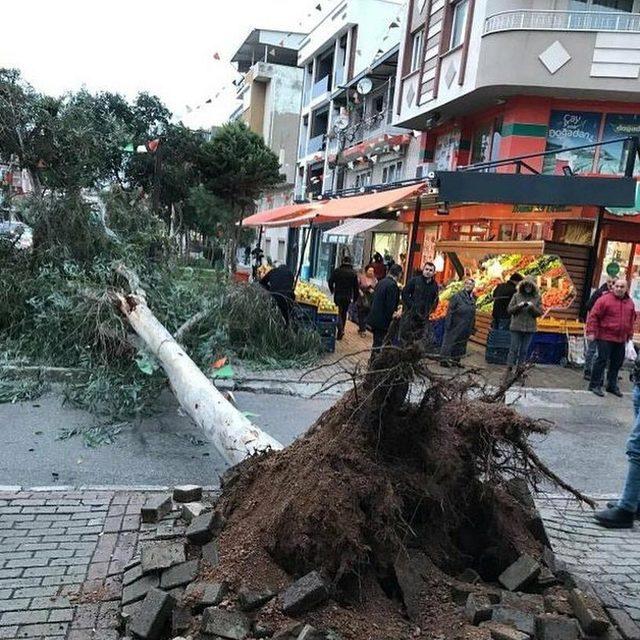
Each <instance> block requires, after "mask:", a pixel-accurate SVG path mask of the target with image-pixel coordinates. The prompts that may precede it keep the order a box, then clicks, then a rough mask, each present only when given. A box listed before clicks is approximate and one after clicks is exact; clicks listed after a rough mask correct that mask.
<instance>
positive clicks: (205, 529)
mask: <svg viewBox="0 0 640 640" xmlns="http://www.w3.org/2000/svg"><path fill="white" fill-rule="evenodd" d="M219 523H220V516H219V515H218V514H217V513H216V512H215V511H206V512H205V513H201V514H200V515H199V516H197V517H195V518H194V519H193V520H192V521H191V524H190V525H189V527H188V528H187V539H188V540H189V542H193V543H194V544H199V545H203V544H206V543H207V542H209V540H211V538H213V532H214V531H215V529H216V527H218V526H219Z"/></svg>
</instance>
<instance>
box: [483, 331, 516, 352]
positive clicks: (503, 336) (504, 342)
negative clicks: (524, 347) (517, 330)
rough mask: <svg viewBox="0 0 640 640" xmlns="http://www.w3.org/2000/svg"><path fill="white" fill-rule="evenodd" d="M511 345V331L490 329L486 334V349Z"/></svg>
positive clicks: (504, 347)
mask: <svg viewBox="0 0 640 640" xmlns="http://www.w3.org/2000/svg"><path fill="white" fill-rule="evenodd" d="M510 346H511V332H510V331H505V330H504V329H491V330H490V331H489V334H488V335H487V349H489V348H495V349H507V350H509V347H510Z"/></svg>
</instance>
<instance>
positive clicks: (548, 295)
mask: <svg viewBox="0 0 640 640" xmlns="http://www.w3.org/2000/svg"><path fill="white" fill-rule="evenodd" d="M437 249H438V251H440V252H442V253H443V254H445V255H446V256H447V258H448V261H447V263H448V264H447V266H448V273H449V274H451V275H452V276H454V277H453V279H451V280H450V281H449V282H448V283H447V284H446V285H445V286H444V287H443V289H442V291H441V293H440V304H439V305H438V308H437V309H436V311H435V313H434V314H432V316H431V320H432V321H438V320H441V319H443V318H444V317H445V316H446V314H447V310H448V307H449V301H450V299H451V297H452V296H453V295H454V294H455V293H457V292H458V291H460V290H461V289H462V286H463V278H464V277H472V278H474V279H475V281H476V289H475V294H476V297H477V312H478V314H477V321H476V326H477V329H478V331H477V333H476V335H475V336H474V337H473V338H472V340H473V341H474V342H476V343H479V344H482V345H486V343H487V337H488V333H489V329H490V326H491V312H492V309H493V290H494V289H495V288H496V286H498V285H499V284H500V283H502V282H505V281H506V280H508V279H509V276H510V275H511V274H513V273H520V274H521V275H523V276H525V277H530V278H532V279H533V280H534V282H535V283H536V285H537V286H538V289H539V291H540V294H541V298H542V306H543V309H544V315H543V317H542V318H540V319H539V321H538V334H539V335H537V337H536V339H534V342H533V344H532V350H534V351H535V350H536V349H537V350H538V351H537V353H538V354H539V357H538V361H540V362H542V361H545V362H548V361H550V360H552V361H557V360H560V359H561V357H560V356H558V353H560V352H561V351H564V350H565V349H566V336H567V335H582V333H583V330H584V325H583V324H582V323H581V322H579V321H578V309H579V305H580V298H581V296H582V287H583V286H584V277H585V271H586V263H587V257H588V255H587V252H586V251H585V250H583V248H582V247H575V246H571V245H562V244H558V243H547V242H543V241H540V242H538V241H535V242H527V241H524V242H517V243H508V242H478V243H473V242H464V243H461V242H453V241H451V242H446V241H444V242H441V243H438V247H437ZM444 273H447V269H446V268H445V272H444ZM541 334H556V336H558V337H557V338H554V337H552V336H549V335H547V336H544V335H541ZM541 345H549V346H541ZM551 345H553V346H551ZM501 348H504V347H503V346H501ZM543 352H544V353H543Z"/></svg>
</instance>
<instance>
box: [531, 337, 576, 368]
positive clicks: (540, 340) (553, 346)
mask: <svg viewBox="0 0 640 640" xmlns="http://www.w3.org/2000/svg"><path fill="white" fill-rule="evenodd" d="M566 357H567V337H566V336H565V335H562V334H560V333H542V332H539V333H536V334H535V335H534V336H533V340H532V341H531V346H530V347H529V353H528V356H527V359H528V360H529V362H535V363H537V364H562V363H563V362H564V361H565V360H566Z"/></svg>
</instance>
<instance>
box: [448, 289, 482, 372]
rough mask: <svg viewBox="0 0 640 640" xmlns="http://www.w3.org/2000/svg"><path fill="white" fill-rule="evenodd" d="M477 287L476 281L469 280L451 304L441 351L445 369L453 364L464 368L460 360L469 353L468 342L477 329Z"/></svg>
mask: <svg viewBox="0 0 640 640" xmlns="http://www.w3.org/2000/svg"><path fill="white" fill-rule="evenodd" d="M475 286H476V283H475V280H473V278H467V279H466V280H465V281H464V285H463V288H462V291H459V292H458V293H456V294H455V295H454V296H453V297H452V298H451V300H450V302H449V309H448V310H447V316H446V318H445V321H444V338H443V340H442V348H441V349H440V355H441V356H442V358H443V359H442V361H441V364H442V366H443V367H448V366H450V365H451V364H453V365H454V366H456V367H461V366H462V365H461V364H460V358H461V357H462V356H464V355H465V354H466V353H467V342H469V338H470V337H471V334H472V333H474V332H475V329H476V298H475V296H474V295H473V289H474V287H475Z"/></svg>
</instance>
